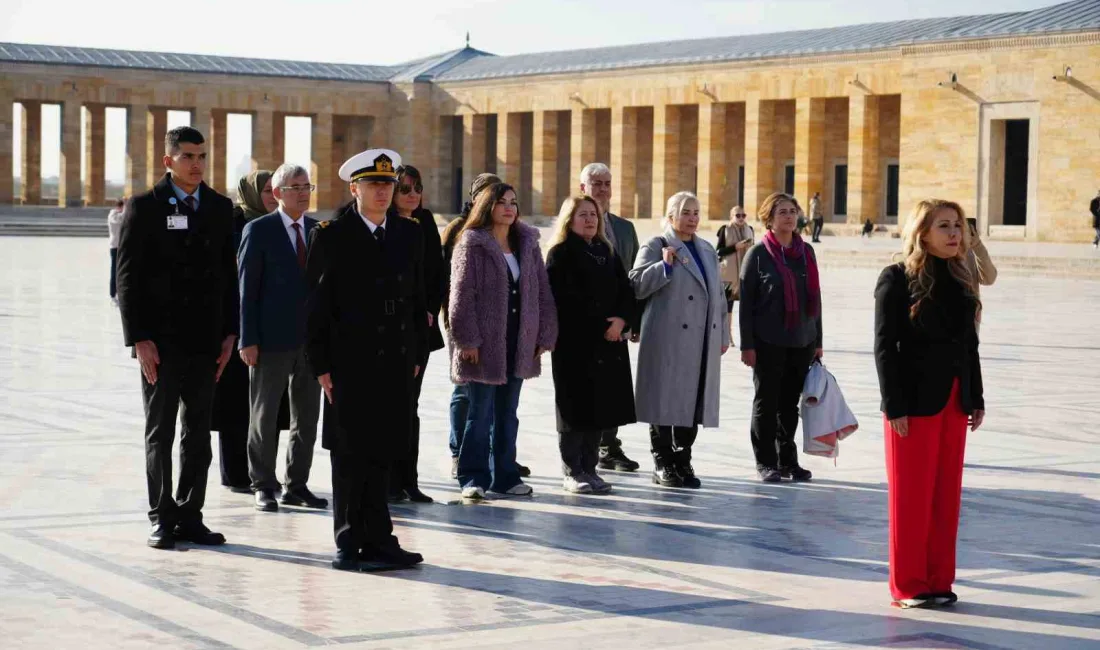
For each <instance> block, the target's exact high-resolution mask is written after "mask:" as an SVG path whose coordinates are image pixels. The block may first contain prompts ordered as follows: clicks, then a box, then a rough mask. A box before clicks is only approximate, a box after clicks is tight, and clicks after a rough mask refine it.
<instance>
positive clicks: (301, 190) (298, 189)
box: [279, 185, 317, 192]
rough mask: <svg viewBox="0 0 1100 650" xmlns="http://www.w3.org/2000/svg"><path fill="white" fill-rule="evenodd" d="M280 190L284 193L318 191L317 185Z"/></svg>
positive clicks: (292, 186)
mask: <svg viewBox="0 0 1100 650" xmlns="http://www.w3.org/2000/svg"><path fill="white" fill-rule="evenodd" d="M279 189H280V190H282V191H284V192H312V191H313V190H315V189H317V186H316V185H287V186H285V187H280V188H279Z"/></svg>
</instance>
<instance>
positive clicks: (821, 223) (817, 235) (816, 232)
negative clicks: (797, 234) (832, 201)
mask: <svg viewBox="0 0 1100 650" xmlns="http://www.w3.org/2000/svg"><path fill="white" fill-rule="evenodd" d="M824 227H825V220H824V219H814V229H813V237H812V239H813V240H814V241H817V240H818V239H821V230H822V229H823V228H824Z"/></svg>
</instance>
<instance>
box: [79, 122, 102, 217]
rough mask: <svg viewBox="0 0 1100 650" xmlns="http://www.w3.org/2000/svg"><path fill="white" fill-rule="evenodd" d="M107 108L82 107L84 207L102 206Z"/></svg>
mask: <svg viewBox="0 0 1100 650" xmlns="http://www.w3.org/2000/svg"><path fill="white" fill-rule="evenodd" d="M106 117H107V107H106V106H104V105H103V104H85V105H84V165H85V173H84V205H89V206H92V205H103V202H104V196H103V186H104V183H105V182H106V178H105V176H106V174H105V172H104V166H105V164H106V160H105V158H106V136H107V124H106Z"/></svg>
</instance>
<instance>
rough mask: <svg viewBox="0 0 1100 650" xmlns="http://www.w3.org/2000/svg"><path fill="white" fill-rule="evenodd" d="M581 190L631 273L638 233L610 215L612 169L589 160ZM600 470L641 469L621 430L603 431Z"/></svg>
mask: <svg viewBox="0 0 1100 650" xmlns="http://www.w3.org/2000/svg"><path fill="white" fill-rule="evenodd" d="M580 181H581V186H580V189H581V193H582V194H587V195H588V196H591V197H592V198H594V199H596V203H597V204H599V206H600V212H601V213H603V215H604V220H605V222H604V226H605V228H604V230H605V231H606V232H607V236H608V238H609V239H610V240H611V245H612V246H614V247H615V255H616V257H618V258H619V261H620V262H621V263H622V265H623V268H625V269H626V272H627V273H629V272H630V269H632V268H634V258H635V257H637V255H638V233H637V232H636V231H635V230H634V224H632V223H630V221H628V220H627V219H623V218H622V217H619V216H616V215H614V214H611V170H610V169H608V167H607V165H605V164H603V163H598V162H594V163H589V164H588V165H585V167H584V169H582V170H581V178H580ZM631 320H632V321H633V322H631V323H630V328H631V333H632V338H631V340H632V341H635V342H636V341H637V340H638V339H637V332H638V323H637V319H636V318H635V319H631ZM599 466H600V468H601V469H613V470H616V471H619V472H633V471H635V470H637V469H638V467H639V465H638V463H637V462H635V461H633V460H631V459H629V458H627V456H626V454H625V453H623V443H622V441H621V440H619V430H618V429H608V430H606V431H604V432H603V436H602V437H601V439H600V461H599Z"/></svg>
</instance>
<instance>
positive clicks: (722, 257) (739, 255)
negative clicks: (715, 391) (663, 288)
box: [716, 205, 756, 343]
mask: <svg viewBox="0 0 1100 650" xmlns="http://www.w3.org/2000/svg"><path fill="white" fill-rule="evenodd" d="M747 216H748V215H747V214H746V213H745V209H744V208H742V207H741V206H739V205H735V206H733V209H732V210H730V221H729V223H727V224H725V225H723V226H722V227H720V228H719V229H718V242H717V246H716V248H717V249H718V270H719V273H720V274H721V276H722V287H723V289H724V290H725V292H726V313H727V314H729V315H730V318H729V320H730V342H731V343H732V342H733V304H734V303H735V302H737V299H738V298H740V297H741V262H743V261H744V260H745V254H746V253H748V251H749V247H751V246H752V245H753V239H754V238H755V237H756V233H754V232H753V230H752V226H750V225H749V224H748V222H747V221H746V220H745V218H746V217H747Z"/></svg>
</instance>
